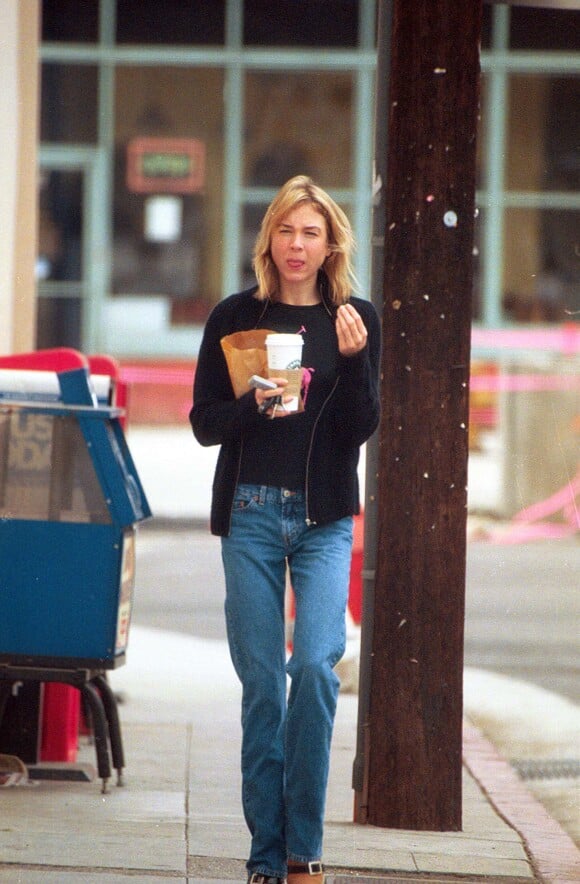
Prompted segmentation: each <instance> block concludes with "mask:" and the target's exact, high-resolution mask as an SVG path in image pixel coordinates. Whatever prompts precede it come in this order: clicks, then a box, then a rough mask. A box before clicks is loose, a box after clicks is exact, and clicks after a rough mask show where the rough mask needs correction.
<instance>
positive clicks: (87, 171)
mask: <svg viewBox="0 0 580 884" xmlns="http://www.w3.org/2000/svg"><path fill="white" fill-rule="evenodd" d="M28 2H29V4H30V6H31V7H32V6H33V5H34V3H33V2H32V0H28ZM10 5H12V4H10V3H8V4H6V3H5V2H4V7H8V6H10ZM560 5H565V6H566V7H569V6H570V4H560ZM572 5H573V4H572ZM37 8H38V15H39V28H40V37H39V41H38V47H37V51H38V54H39V60H40V69H39V72H40V73H39V80H40V90H39V106H40V111H39V136H38V197H37V204H36V211H37V214H38V220H37V229H38V241H37V256H36V263H35V268H36V271H35V272H36V284H35V285H36V287H35V301H34V304H35V308H34V309H35V310H36V322H35V329H36V330H35V332H34V340H33V342H32V343H33V345H34V346H35V347H52V346H63V345H64V346H73V347H77V348H79V349H81V350H84V351H86V352H95V351H100V352H108V353H111V354H112V355H115V356H118V357H119V358H121V359H129V360H130V359H132V358H142V359H152V360H159V359H167V360H171V359H194V358H195V355H196V352H197V347H198V345H199V341H200V338H201V331H202V328H203V323H204V321H205V319H206V317H207V315H208V312H209V310H210V309H211V307H212V306H213V305H214V304H215V303H216V302H217V301H218V300H219V299H220V298H222V297H224V296H225V295H227V294H228V293H230V292H233V291H237V290H239V289H241V288H243V287H244V286H246V285H248V284H250V283H251V282H252V279H253V277H252V271H251V250H252V244H253V240H254V237H255V235H256V232H257V225H258V223H259V220H260V218H261V215H262V213H263V210H264V208H265V206H266V205H267V204H268V202H269V201H270V199H271V197H272V196H273V194H274V193H275V191H276V189H277V188H278V186H279V185H280V184H282V183H283V182H284V181H285V180H286V179H287V178H288V177H290V176H291V175H293V174H295V173H298V172H306V173H308V174H310V175H312V176H313V177H314V178H315V179H316V180H317V181H318V182H319V183H320V184H321V185H322V186H324V187H325V188H326V189H328V190H329V191H330V192H331V193H332V194H333V196H334V197H335V198H336V199H337V201H338V202H340V203H341V205H342V206H343V207H344V208H345V210H346V211H347V213H348V214H349V216H350V218H351V221H352V223H353V225H354V228H355V232H356V237H357V240H358V243H359V249H358V254H357V268H356V269H357V276H358V278H359V281H360V283H361V288H362V291H363V292H368V290H369V285H370V267H369V254H370V249H369V238H370V229H371V178H372V157H373V113H374V110H373V99H374V78H375V70H376V55H377V50H376V15H377V0H324V2H321V0H243V2H242V0H166V2H164V3H163V4H159V3H158V2H156V0H88V2H85V3H82V4H79V3H78V2H75V0H42V2H40V3H39V4H38V5H37ZM579 16H580V13H579V12H578V11H575V10H573V9H570V8H551V7H550V8H539V7H537V6H530V5H527V4H526V5H523V6H518V5H511V6H510V5H504V4H499V3H495V4H485V5H484V30H483V38H482V106H481V125H480V132H479V139H478V143H479V158H478V169H477V181H478V196H477V201H478V207H479V209H478V222H477V242H476V250H475V254H476V274H475V283H474V317H473V318H474V327H475V328H482V329H490V330H500V329H503V328H506V327H513V326H520V325H525V326H530V325H534V326H535V327H538V326H539V327H545V326H554V325H561V324H563V323H570V322H574V321H576V320H577V317H578V315H579V313H578V311H579V310H580V248H579V246H578V230H579V229H580V193H579V192H578V183H579V178H580V155H579V150H578V144H579V143H580V131H579V130H580V122H579V115H578V107H580V45H578V33H579V28H578V17H579ZM21 20H22V19H21ZM24 42H25V43H26V44H27V43H29V42H30V35H28V36H26V35H25V38H24Z"/></svg>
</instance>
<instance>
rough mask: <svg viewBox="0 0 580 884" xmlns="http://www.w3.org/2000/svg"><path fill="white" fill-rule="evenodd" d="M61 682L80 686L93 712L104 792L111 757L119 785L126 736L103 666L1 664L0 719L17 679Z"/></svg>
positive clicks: (109, 773) (120, 782)
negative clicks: (74, 666)
mask: <svg viewBox="0 0 580 884" xmlns="http://www.w3.org/2000/svg"><path fill="white" fill-rule="evenodd" d="M26 681H34V682H60V683H61V684H68V685H72V686H73V687H75V688H77V689H78V690H79V691H80V692H81V694H82V697H83V699H84V701H85V703H86V705H87V708H88V709H89V711H90V713H91V719H92V728H93V733H94V739H95V752H96V755H97V770H98V772H99V777H100V778H101V781H102V789H101V791H102V792H103V793H105V792H106V791H107V786H108V782H109V779H110V777H111V760H110V758H109V746H110V750H111V758H112V761H113V767H114V768H115V770H116V771H117V786H122V785H123V768H124V767H125V758H124V754H123V740H122V737H121V723H120V720H119V713H118V710H117V700H116V698H115V695H114V693H113V691H112V690H111V687H110V685H109V683H108V681H107V678H106V672H105V670H102V669H60V668H59V669H56V668H49V667H36V666H10V665H0V722H1V721H2V716H3V714H4V707H5V705H6V701H7V699H8V697H9V696H10V694H11V692H12V686H13V685H14V684H15V683H17V682H26Z"/></svg>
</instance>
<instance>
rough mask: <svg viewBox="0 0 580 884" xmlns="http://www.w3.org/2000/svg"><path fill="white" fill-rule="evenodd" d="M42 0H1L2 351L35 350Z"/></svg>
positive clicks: (0, 317)
mask: <svg viewBox="0 0 580 884" xmlns="http://www.w3.org/2000/svg"><path fill="white" fill-rule="evenodd" d="M39 21H40V5H39V0H0V84H2V85H1V88H0V218H1V219H2V221H1V235H0V354H1V353H12V352H15V351H22V350H27V349H31V348H32V344H33V340H34V316H35V281H34V263H35V257H36V200H37V196H36V194H37V189H36V153H37V140H38V125H37V117H38V39H39V33H38V31H39Z"/></svg>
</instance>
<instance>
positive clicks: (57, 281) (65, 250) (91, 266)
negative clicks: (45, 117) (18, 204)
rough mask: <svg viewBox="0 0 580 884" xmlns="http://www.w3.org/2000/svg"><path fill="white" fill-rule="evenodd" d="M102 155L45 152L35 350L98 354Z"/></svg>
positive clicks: (84, 150) (40, 187)
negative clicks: (98, 191)
mask: <svg viewBox="0 0 580 884" xmlns="http://www.w3.org/2000/svg"><path fill="white" fill-rule="evenodd" d="M97 161H98V151H96V150H93V149H91V148H81V149H78V148H68V147H62V148H61V147H54V148H41V153H40V170H39V184H38V240H37V257H36V283H37V317H36V318H37V327H36V347H37V348H38V349H46V348H50V347H74V348H75V349H78V350H81V351H85V352H90V351H92V350H94V349H96V348H98V334H97V329H98V325H99V321H98V319H99V313H100V304H101V302H102V297H99V291H100V288H101V284H100V282H99V279H98V274H99V272H100V263H99V261H98V260H97V256H98V255H99V253H101V254H102V250H101V249H100V248H99V244H98V242H97V238H98V230H99V224H98V223H97V220H98V219H97V216H96V215H95V213H98V205H97V201H96V199H95V197H94V193H95V187H96V183H97V182H96V173H97V166H98V162H97Z"/></svg>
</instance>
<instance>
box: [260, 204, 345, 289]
mask: <svg viewBox="0 0 580 884" xmlns="http://www.w3.org/2000/svg"><path fill="white" fill-rule="evenodd" d="M330 251H331V250H330V248H329V244H328V232H327V227H326V220H325V219H324V217H323V216H322V215H321V214H320V212H319V211H318V210H317V209H316V207H315V206H314V205H312V203H301V204H300V205H299V206H297V207H296V208H295V209H292V211H290V212H288V214H287V215H284V217H283V218H282V219H281V220H280V221H279V223H278V224H277V225H276V226H275V227H274V229H273V231H272V239H271V243H270V254H271V255H272V260H273V262H274V264H275V265H276V268H277V270H278V274H279V277H280V289H281V292H282V293H283V292H284V291H285V290H292V289H300V290H301V291H304V290H306V289H308V288H309V287H310V286H311V287H312V289H313V290H314V289H315V288H316V278H317V274H318V271H319V269H320V267H322V265H323V263H324V261H325V259H326V258H327V257H328V255H330Z"/></svg>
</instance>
